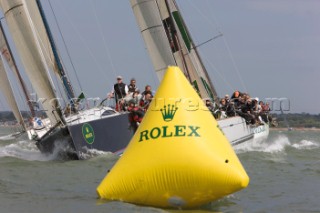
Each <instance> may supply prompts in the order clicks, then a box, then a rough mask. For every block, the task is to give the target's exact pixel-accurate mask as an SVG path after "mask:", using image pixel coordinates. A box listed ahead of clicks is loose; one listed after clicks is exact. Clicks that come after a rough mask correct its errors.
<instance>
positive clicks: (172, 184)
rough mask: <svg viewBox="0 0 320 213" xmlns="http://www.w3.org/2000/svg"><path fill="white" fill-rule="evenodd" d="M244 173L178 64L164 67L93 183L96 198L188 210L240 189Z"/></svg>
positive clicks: (244, 180) (214, 121)
mask: <svg viewBox="0 0 320 213" xmlns="http://www.w3.org/2000/svg"><path fill="white" fill-rule="evenodd" d="M248 183H249V177H248V175H247V174H246V172H245V170H244V168H243V167H242V165H241V163H240V161H239V159H238V157H237V155H236V154H235V152H234V150H233V149H232V147H231V145H230V143H229V142H228V141H227V139H226V137H225V136H224V135H223V133H222V132H221V131H220V129H219V127H218V124H217V121H216V120H215V119H214V118H213V116H212V115H211V113H210V112H209V111H208V109H207V108H206V107H205V105H204V103H203V101H202V100H201V99H200V97H199V96H198V94H197V93H196V92H195V90H194V89H193V88H192V86H191V85H190V84H189V82H188V81H187V79H186V78H185V76H184V75H183V73H182V72H181V71H180V69H179V68H178V67H169V68H168V70H167V72H166V74H165V76H164V78H163V80H162V82H161V84H160V86H159V88H158V91H157V93H156V95H155V97H154V99H153V100H152V102H151V105H150V107H149V109H148V111H147V113H146V115H145V117H144V118H143V121H142V123H141V124H140V126H139V128H138V130H137V131H136V133H135V135H134V136H133V138H132V139H131V141H130V143H129V145H128V146H127V148H126V150H125V151H124V153H123V155H122V157H121V158H120V159H119V160H118V162H117V163H116V164H115V165H114V167H113V168H112V169H111V171H110V172H109V173H108V174H107V176H106V177H105V178H104V180H103V181H102V182H101V183H100V185H99V186H98V187H97V193H98V195H99V197H100V198H103V199H108V200H119V201H125V202H129V203H134V204H140V205H148V206H155V207H182V208H191V207H196V206H200V205H203V204H206V203H208V202H210V201H213V200H216V199H218V198H221V197H223V196H225V195H228V194H231V193H233V192H236V191H238V190H240V189H243V188H245V187H246V186H247V185H248Z"/></svg>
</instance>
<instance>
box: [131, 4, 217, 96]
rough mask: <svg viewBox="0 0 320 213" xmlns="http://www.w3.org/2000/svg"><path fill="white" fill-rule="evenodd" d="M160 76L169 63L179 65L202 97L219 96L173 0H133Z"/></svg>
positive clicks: (134, 10)
mask: <svg viewBox="0 0 320 213" xmlns="http://www.w3.org/2000/svg"><path fill="white" fill-rule="evenodd" d="M130 2H131V6H132V9H133V12H134V15H135V17H136V19H137V22H138V25H139V27H140V31H141V33H142V36H143V39H144V41H145V44H146V46H147V49H148V52H149V55H150V57H151V60H152V62H153V65H154V68H155V70H156V72H157V73H159V72H160V74H158V77H159V80H161V79H162V75H163V71H164V69H165V67H167V66H168V65H177V66H179V67H180V69H181V70H182V71H183V72H184V73H185V75H186V77H187V78H188V79H189V81H190V83H192V84H193V86H194V87H195V89H196V90H197V91H198V93H199V95H200V96H201V97H202V98H208V97H209V98H215V97H216V96H217V94H216V92H215V89H214V87H213V86H212V85H211V81H210V79H209V76H208V74H207V72H206V70H205V68H204V66H203V64H202V62H201V59H200V58H199V56H198V54H197V52H196V50H195V49H194V45H193V43H192V40H191V38H190V36H189V33H188V31H187V29H186V26H185V25H184V23H183V20H182V18H181V16H180V14H179V12H178V10H177V7H176V4H175V2H174V1H171V0H168V1H166V0H130Z"/></svg>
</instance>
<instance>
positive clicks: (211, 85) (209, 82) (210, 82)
mask: <svg viewBox="0 0 320 213" xmlns="http://www.w3.org/2000/svg"><path fill="white" fill-rule="evenodd" d="M172 1H173V3H174V5H175V7H176V8H177V10H178V11H180V10H179V7H178V5H177V3H176V1H175V0H172ZM178 15H179V16H180V19H181V21H182V24H183V26H184V29H185V30H186V33H187V34H188V35H190V32H189V29H188V27H187V25H186V24H185V21H184V19H183V18H182V17H181V14H180V13H178ZM188 37H189V40H190V42H191V44H192V46H193V49H194V51H195V54H196V56H197V58H198V60H199V61H200V64H201V67H202V70H203V72H204V74H205V76H206V78H207V79H208V84H209V86H210V89H211V92H212V93H213V96H214V100H215V101H217V100H218V93H217V91H216V89H215V87H214V86H213V84H212V81H211V78H210V76H209V74H208V72H207V69H206V67H205V66H204V64H203V61H202V59H201V57H200V54H199V52H198V50H197V46H196V45H195V44H194V42H193V39H192V37H191V36H188Z"/></svg>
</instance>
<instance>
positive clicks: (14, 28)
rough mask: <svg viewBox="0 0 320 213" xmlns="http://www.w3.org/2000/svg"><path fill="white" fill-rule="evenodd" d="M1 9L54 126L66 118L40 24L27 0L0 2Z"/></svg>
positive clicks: (1, 0) (30, 77) (26, 69)
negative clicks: (62, 110) (45, 51)
mask: <svg viewBox="0 0 320 213" xmlns="http://www.w3.org/2000/svg"><path fill="white" fill-rule="evenodd" d="M32 1H34V0H32ZM0 7H1V9H2V11H3V13H4V15H5V18H6V21H7V24H8V26H9V30H10V32H11V35H12V37H13V40H14V43H15V45H16V48H17V51H18V53H19V56H20V58H21V61H22V63H23V65H24V68H25V71H26V73H27V75H28V77H29V79H30V81H31V83H32V85H33V87H34V89H35V91H36V93H37V94H38V96H39V97H40V98H41V100H42V101H41V103H42V106H43V109H44V110H45V112H46V114H47V116H48V118H49V119H50V121H51V124H52V125H55V124H56V123H57V122H59V121H61V120H63V118H62V115H61V112H60V110H59V102H58V100H57V97H56V94H55V91H54V89H53V84H52V82H51V80H50V77H49V74H48V69H49V68H48V65H47V63H46V62H47V60H46V56H45V55H46V54H45V53H44V51H43V49H42V48H41V43H43V41H40V40H39V36H38V33H37V32H38V31H37V30H36V28H38V27H39V26H38V25H36V24H38V22H34V21H33V20H32V19H31V15H30V11H29V10H28V8H27V6H26V1H24V0H0ZM33 12H34V11H33Z"/></svg>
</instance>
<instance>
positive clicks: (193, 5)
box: [189, 0, 247, 91]
mask: <svg viewBox="0 0 320 213" xmlns="http://www.w3.org/2000/svg"><path fill="white" fill-rule="evenodd" d="M189 3H190V5H191V6H192V7H193V8H194V9H195V10H196V11H197V12H198V14H200V16H201V17H202V18H203V19H204V20H206V21H207V23H208V24H209V25H210V26H211V28H213V29H216V30H218V32H219V35H217V36H215V37H220V35H221V34H222V33H221V31H220V30H219V27H216V26H219V25H218V24H217V21H216V20H217V19H216V18H215V17H214V15H213V13H212V12H210V13H209V14H211V15H212V16H213V21H212V20H211V19H209V18H208V17H207V16H205V15H204V14H206V13H204V12H203V11H201V10H200V9H199V7H197V6H196V4H195V2H194V1H191V0H189ZM206 3H207V6H206V8H209V7H210V4H209V2H208V1H206ZM211 4H212V3H211ZM215 37H214V38H215ZM222 38H223V42H224V45H225V47H226V50H227V52H228V55H229V57H230V59H231V62H232V65H233V67H234V69H235V71H236V73H237V77H238V78H239V80H240V83H241V86H242V87H243V88H244V89H245V91H247V88H246V86H245V83H244V81H243V79H242V77H241V75H240V72H239V69H238V67H237V65H236V62H235V60H234V57H233V55H232V53H231V49H230V46H229V45H228V42H227V39H226V38H225V35H224V36H222ZM211 40H214V39H210V40H208V41H206V42H202V43H201V44H200V45H203V44H204V43H207V42H209V41H211ZM200 45H197V46H200ZM219 75H221V73H219Z"/></svg>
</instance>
